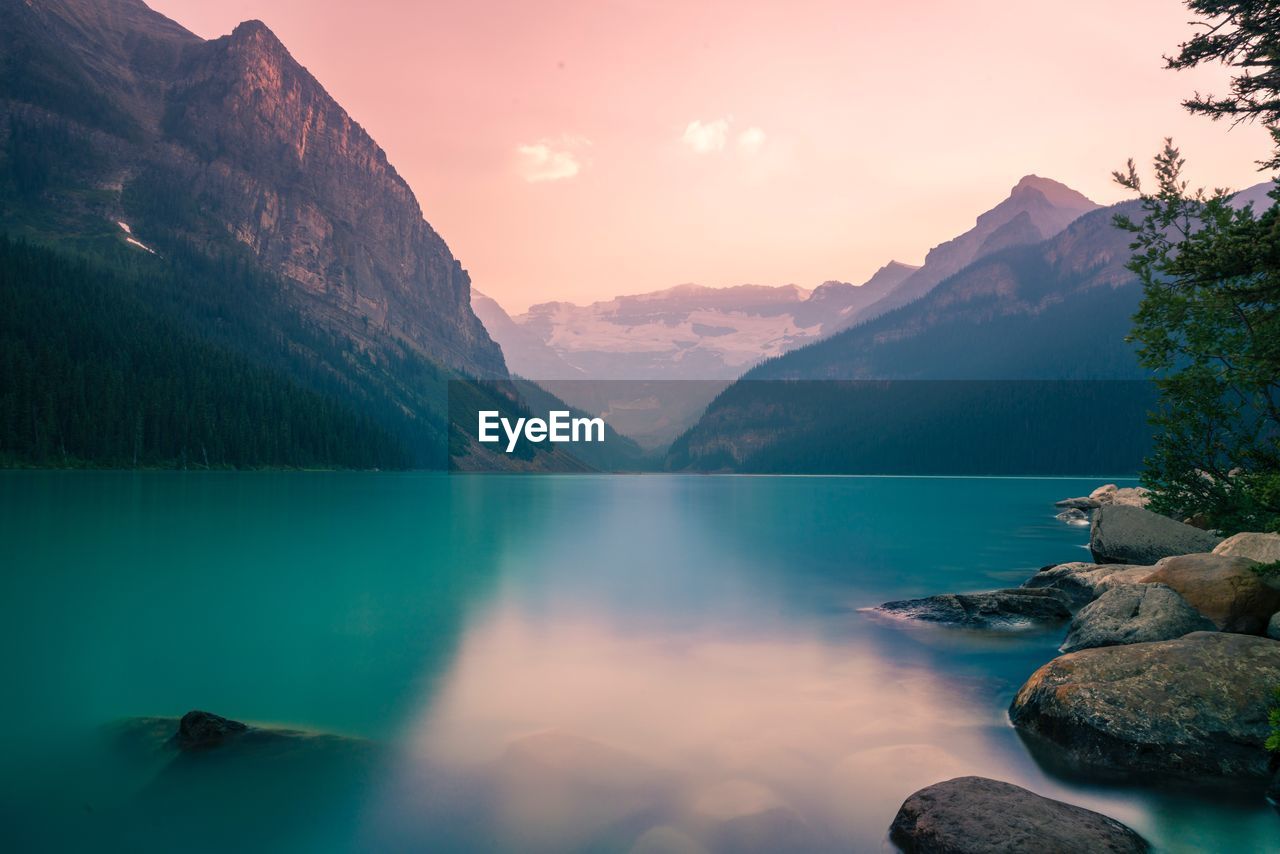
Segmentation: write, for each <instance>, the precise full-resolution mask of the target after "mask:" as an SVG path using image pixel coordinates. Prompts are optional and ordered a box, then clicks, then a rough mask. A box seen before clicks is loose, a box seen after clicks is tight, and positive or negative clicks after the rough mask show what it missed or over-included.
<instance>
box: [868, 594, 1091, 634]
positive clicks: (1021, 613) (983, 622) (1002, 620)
mask: <svg viewBox="0 0 1280 854" xmlns="http://www.w3.org/2000/svg"><path fill="white" fill-rule="evenodd" d="M1067 602H1068V597H1067V596H1066V595H1065V594H1063V593H1061V592H1060V591H1057V590H1054V589H1052V588H1026V587H1014V588H1011V589H1008V590H992V591H989V592H986V593H943V594H940V595H938V596H927V597H925V598H923V599H904V600H899V601H896V602H885V603H884V604H883V605H881V606H880V607H879V608H877V609H876V610H877V611H879V612H880V613H883V614H888V615H890V616H894V617H899V618H902V619H909V620H919V621H922V622H926V623H944V624H947V625H952V626H962V627H966V628H973V629H1019V628H1027V627H1030V626H1034V625H1055V624H1057V623H1062V622H1065V621H1066V620H1069V619H1071V611H1070V609H1069V608H1068V607H1067Z"/></svg>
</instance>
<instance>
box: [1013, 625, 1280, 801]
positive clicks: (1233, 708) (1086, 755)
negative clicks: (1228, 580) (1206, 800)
mask: <svg viewBox="0 0 1280 854" xmlns="http://www.w3.org/2000/svg"><path fill="white" fill-rule="evenodd" d="M1276 685H1280V643H1277V642H1276V641H1273V640H1268V639H1266V638H1257V637H1249V636H1247V635H1237V634H1225V633H1217V632H1194V633H1192V634H1189V635H1186V636H1185V637H1182V638H1179V639H1177V640H1168V641H1159V642H1155V643H1139V644H1129V645H1127V646H1109V647H1100V648H1097V649H1086V650H1081V651H1080V652H1073V653H1070V654H1067V655H1063V656H1060V657H1058V658H1055V659H1054V660H1053V661H1051V662H1049V663H1048V664H1046V665H1044V666H1043V667H1041V668H1040V669H1039V670H1037V671H1036V672H1035V673H1034V674H1032V676H1031V678H1030V679H1028V680H1027V682H1026V684H1025V685H1023V686H1022V688H1021V689H1020V690H1019V691H1018V694H1017V696H1016V697H1015V698H1014V700H1013V704H1012V705H1011V706H1010V709H1009V717H1010V719H1011V720H1012V721H1013V724H1014V725H1015V726H1016V727H1017V728H1018V730H1019V731H1020V732H1022V733H1024V734H1029V735H1031V736H1034V737H1036V743H1035V744H1033V746H1039V747H1041V748H1043V749H1045V750H1046V751H1047V752H1046V754H1045V758H1047V759H1049V760H1051V761H1052V762H1053V763H1054V764H1059V763H1060V764H1064V765H1066V766H1067V767H1069V768H1070V769H1072V770H1074V771H1077V772H1084V773H1088V774H1092V775H1098V776H1110V777H1128V776H1142V777H1149V776H1151V775H1155V776H1156V777H1157V778H1163V777H1175V778H1184V779H1192V780H1203V778H1205V777H1211V778H1218V779H1219V780H1235V781H1248V780H1262V779H1265V778H1266V776H1267V772H1268V756H1267V751H1266V749H1265V748H1264V746H1263V745H1264V742H1265V741H1266V738H1267V734H1268V733H1269V731H1270V727H1269V725H1268V722H1267V712H1268V707H1269V706H1270V704H1271V701H1272V692H1273V691H1274V690H1275V686H1276Z"/></svg>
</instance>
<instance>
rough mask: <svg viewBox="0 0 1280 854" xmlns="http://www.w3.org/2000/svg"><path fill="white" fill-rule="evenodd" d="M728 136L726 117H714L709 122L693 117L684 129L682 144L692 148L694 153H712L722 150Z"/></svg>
mask: <svg viewBox="0 0 1280 854" xmlns="http://www.w3.org/2000/svg"><path fill="white" fill-rule="evenodd" d="M728 136H729V120H728V119H715V120H713V121H709V122H704V121H701V120H699V119H694V120H693V121H691V122H689V126H688V127H686V128H685V129H684V144H685V145H687V146H689V148H691V149H693V151H694V153H695V154H712V153H714V152H717V151H724V145H725V141H726V140H727V139H728Z"/></svg>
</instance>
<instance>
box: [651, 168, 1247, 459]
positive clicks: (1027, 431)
mask: <svg viewBox="0 0 1280 854" xmlns="http://www.w3.org/2000/svg"><path fill="white" fill-rule="evenodd" d="M1271 186H1272V185H1270V184H1263V185H1259V186H1257V187H1252V188H1249V189H1248V190H1245V191H1243V192H1241V193H1239V194H1237V196H1236V199H1235V204H1237V205H1244V204H1253V205H1254V208H1255V210H1258V209H1259V208H1260V207H1262V206H1265V205H1269V204H1270V203H1271V201H1270V199H1268V198H1267V196H1266V193H1267V191H1268V190H1270V189H1271ZM1117 213H1127V214H1130V215H1131V216H1134V215H1138V213H1139V205H1138V203H1136V202H1127V203H1124V204H1121V205H1116V206H1113V207H1111V208H1106V209H1102V210H1097V211H1094V212H1091V213H1088V214H1085V215H1084V216H1081V217H1079V218H1078V219H1077V220H1076V221H1075V222H1073V223H1071V224H1070V225H1069V226H1067V227H1066V228H1065V229H1064V230H1062V231H1061V232H1060V233H1059V234H1057V235H1056V236H1055V237H1052V238H1050V239H1048V240H1044V241H1041V242H1039V243H1035V244H1022V245H1014V246H1011V247H1006V248H1003V249H1000V250H997V251H993V252H990V253H987V254H985V255H982V256H981V257H979V258H978V260H976V261H974V262H973V263H971V264H969V265H968V266H966V267H964V268H963V269H961V270H960V271H958V272H957V273H955V274H953V275H951V276H949V277H947V278H945V279H944V280H942V281H941V282H940V283H939V284H938V285H937V286H936V287H934V288H932V289H931V290H930V291H929V292H928V293H927V294H925V295H924V296H922V297H919V298H917V299H916V300H915V301H914V302H911V303H909V304H907V305H904V306H901V307H899V308H897V309H894V310H891V311H887V312H886V313H884V314H883V315H880V316H877V317H874V318H873V319H870V320H867V321H864V322H862V323H860V324H859V325H857V326H855V327H853V328H851V329H847V330H845V331H843V332H841V333H838V334H836V335H834V336H832V337H830V338H827V339H825V340H823V341H819V342H817V343H815V344H811V345H809V346H806V347H803V348H800V349H797V350H795V351H792V352H790V353H787V354H785V355H783V356H780V357H778V358H776V359H772V360H769V361H767V362H765V363H763V364H761V365H759V366H757V367H756V368H754V369H753V370H751V371H749V372H747V373H746V374H745V375H744V376H743V377H742V378H741V379H740V380H739V381H738V382H737V383H735V384H734V385H733V386H731V387H730V388H729V389H728V390H726V391H725V392H724V393H723V394H721V395H720V396H719V397H718V398H717V399H716V400H715V401H714V402H713V403H712V404H711V405H710V406H709V407H708V409H707V412H706V413H705V414H704V416H703V417H702V419H701V420H700V421H699V422H698V424H697V425H696V426H695V427H693V428H692V429H691V430H690V431H689V432H688V433H686V434H685V435H684V436H682V437H681V438H680V439H679V440H678V441H677V442H676V443H675V444H674V445H673V447H672V450H671V452H670V454H669V456H668V461H667V465H668V467H670V468H674V469H696V470H704V469H722V468H728V469H732V470H745V471H765V470H796V471H816V470H825V471H831V470H839V471H855V470H856V471H867V469H865V468H859V467H860V466H865V465H869V464H871V461H880V463H884V461H886V460H889V459H899V458H900V461H901V465H902V468H900V469H898V470H897V471H899V472H906V471H916V470H915V469H911V468H910V466H912V465H918V464H920V463H919V461H920V460H921V459H923V458H926V457H929V455H930V454H932V453H933V451H935V450H937V449H939V448H944V447H947V448H954V447H955V446H956V445H957V443H959V439H958V438H957V437H958V436H959V435H960V433H961V432H963V430H962V427H963V426H964V425H968V427H969V428H970V430H971V436H972V438H973V441H974V442H975V443H977V442H978V441H979V440H981V441H987V442H990V441H992V440H993V439H997V440H999V441H996V443H995V444H991V445H990V446H989V447H988V448H987V450H988V452H989V458H988V461H989V463H990V468H988V469H985V470H984V471H986V472H987V473H993V472H1005V473H1011V472H1008V471H1007V470H1006V469H1004V468H1001V466H1003V465H1012V464H1013V463H1012V460H1013V459H1014V458H1015V457H1014V456H1013V455H1010V456H1009V458H1007V459H1001V453H1002V451H1001V444H1000V442H1003V443H1004V447H1005V449H1006V450H1007V449H1009V448H1012V447H1014V446H1015V445H1016V446H1017V447H1020V448H1021V449H1022V450H1024V451H1026V454H1025V455H1023V456H1022V457H1018V458H1017V459H1022V460H1024V461H1037V460H1038V461H1039V462H1041V463H1044V464H1045V465H1049V464H1050V462H1051V457H1053V456H1054V455H1053V454H1050V453H1049V452H1048V451H1044V450H1043V449H1042V450H1041V451H1039V452H1037V451H1036V450H1035V442H1040V443H1041V444H1042V445H1047V444H1054V443H1059V439H1058V438H1057V436H1058V435H1060V434H1056V433H1055V434H1054V435H1053V436H1046V435H1045V434H1044V432H1043V429H1042V428H1049V427H1051V428H1052V429H1053V430H1054V431H1057V430H1058V429H1059V427H1060V425H1062V424H1065V423H1069V420H1070V418H1071V417H1072V416H1071V411H1072V410H1071V407H1066V408H1063V407H1062V402H1063V401H1070V402H1071V406H1074V407H1075V409H1074V411H1075V412H1078V413H1084V414H1086V415H1087V414H1090V413H1092V414H1093V415H1096V416H1101V417H1106V419H1107V423H1108V425H1109V428H1108V429H1109V430H1110V431H1111V432H1112V434H1113V437H1114V438H1115V445H1114V446H1113V447H1112V448H1111V449H1110V450H1111V451H1114V450H1115V448H1118V447H1123V448H1125V449H1127V450H1125V453H1124V454H1122V455H1121V456H1120V457H1109V456H1106V453H1108V452H1109V451H1108V450H1107V449H1106V448H1105V447H1102V448H1100V449H1092V448H1091V451H1093V450H1096V451H1097V453H1094V454H1093V455H1092V456H1088V455H1086V457H1079V458H1077V457H1070V456H1063V458H1062V459H1061V460H1059V461H1058V464H1060V467H1058V468H1050V469H1046V470H1045V472H1048V471H1052V472H1054V473H1066V472H1069V471H1073V470H1074V471H1077V472H1078V471H1080V470H1081V469H1079V468H1076V469H1072V468H1071V465H1072V464H1073V463H1072V462H1071V461H1072V460H1075V461H1076V462H1078V460H1079V459H1085V458H1088V459H1093V460H1100V459H1108V460H1113V461H1114V460H1115V459H1120V458H1131V460H1132V462H1133V464H1136V463H1137V462H1138V461H1140V459H1141V449H1142V446H1143V442H1142V439H1143V431H1144V430H1145V420H1144V418H1143V412H1144V411H1145V409H1144V407H1145V406H1147V405H1148V404H1149V402H1150V390H1149V389H1147V388H1146V379H1147V374H1146V372H1145V371H1144V370H1143V369H1142V368H1141V367H1140V366H1139V365H1138V363H1137V359H1136V354H1135V352H1134V351H1133V349H1132V346H1131V345H1130V344H1129V343H1128V342H1126V341H1125V336H1126V335H1127V334H1128V331H1129V329H1130V326H1131V323H1132V316H1133V314H1134V312H1135V311H1136V310H1137V307H1138V303H1139V301H1140V299H1141V297H1142V290H1141V287H1140V285H1139V283H1138V281H1137V279H1136V278H1135V277H1134V276H1133V274H1132V273H1131V272H1130V271H1129V270H1127V269H1126V267H1125V265H1126V264H1127V263H1128V261H1129V258H1130V255H1131V250H1130V248H1129V243H1130V240H1131V236H1130V235H1129V234H1128V233H1127V232H1124V231H1122V230H1120V229H1118V228H1116V227H1115V225H1114V223H1113V219H1114V217H1115V215H1116V214H1117ZM1015 219H1016V218H1015ZM1012 221H1014V220H1010V222H1012ZM993 233H994V232H993ZM905 286H906V283H904V285H903V287H905ZM778 380H786V381H789V382H776V381H778ZM1099 380H1103V381H1110V382H1097V381H1099ZM883 381H888V382H883ZM957 381H959V382H957ZM1010 381H1013V382H1010ZM797 383H798V385H797ZM1020 390H1021V391H1020ZM1027 407H1030V408H1027ZM889 410H892V411H889ZM991 412H998V413H999V415H1000V419H996V420H984V418H985V416H984V415H982V413H988V414H989V413H991ZM904 413H910V416H911V417H907V416H906V415H905V414H904ZM1009 429H1013V430H1014V431H1015V433H1017V435H1014V436H1011V435H1009V434H1008V433H1007V431H1008V430H1009ZM1019 430H1020V431H1022V432H1021V433H1018V432H1017V431H1019ZM876 431H879V432H876ZM1032 431H1038V432H1035V433H1034V435H1035V437H1036V439H1035V441H1034V442H1033V441H1030V440H1029V439H1028V437H1029V436H1030V435H1031V432H1032ZM906 436H910V437H911V441H910V442H908V443H907V444H906V445H904V446H903V447H901V448H896V449H891V448H890V447H889V446H890V445H892V444H893V442H895V441H899V440H902V438H903V437H906ZM904 441H905V440H904ZM1066 444H1067V445H1071V446H1074V448H1075V450H1076V451H1079V450H1081V442H1080V437H1077V436H1073V438H1072V440H1071V442H1069V443H1066ZM1059 450H1062V449H1059ZM972 453H973V454H975V455H976V454H977V453H978V452H977V451H973V452H972ZM1054 453H1055V454H1056V453H1058V452H1057V451H1055V452H1054ZM1063 453H1065V451H1064V452H1063ZM895 454H896V455H897V456H895ZM935 456H936V455H935ZM954 456H955V455H954V453H950V457H954ZM1060 456H1061V455H1060ZM943 457H946V455H942V456H941V457H938V459H942V458H943ZM950 457H948V459H949V458H950ZM974 458H976V457H974ZM1055 465H1057V464H1055ZM824 466H826V467H828V468H824ZM829 466H836V468H834V469H833V468H829ZM842 466H852V468H848V467H846V468H841V467H842ZM1112 471H1113V472H1116V471H1120V469H1112ZM933 473H937V471H936V470H934V472H933ZM968 473H974V472H972V471H970V472H968Z"/></svg>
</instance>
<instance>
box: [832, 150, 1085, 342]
mask: <svg viewBox="0 0 1280 854" xmlns="http://www.w3.org/2000/svg"><path fill="white" fill-rule="evenodd" d="M1097 208H1098V205H1097V204H1096V203H1094V202H1092V201H1090V200H1089V199H1088V198H1086V197H1085V196H1083V195H1081V194H1080V193H1077V192H1076V191H1075V190H1073V189H1071V188H1070V187H1068V186H1066V185H1065V184H1060V183H1058V182H1057V181H1053V180H1051V179H1049V178H1041V177H1039V176H1037V175H1027V176H1025V177H1024V178H1022V180H1020V181H1018V183H1017V184H1015V185H1014V187H1013V189H1012V190H1011V191H1010V192H1009V197H1008V198H1006V199H1005V200H1004V201H1002V202H1001V203H1000V204H998V205H996V206H995V207H994V208H992V209H991V210H989V211H987V212H986V213H984V214H982V215H980V216H979V217H978V219H977V222H976V223H975V224H974V227H973V228H971V229H969V230H968V231H966V232H965V233H964V234H961V235H960V236H959V237H956V238H953V239H952V240H948V241H947V242H945V243H942V244H939V245H938V246H935V247H934V248H933V249H931V250H929V253H928V255H926V256H925V261H924V266H922V267H921V268H920V269H919V270H917V271H916V272H915V273H913V274H912V275H911V276H910V277H908V278H907V279H906V280H905V281H903V282H902V283H901V285H899V286H898V287H896V288H894V289H893V291H892V292H891V293H888V294H886V295H885V296H884V297H883V298H882V299H880V300H877V301H876V302H874V303H871V304H870V305H868V306H865V307H863V308H861V309H860V310H858V311H856V312H854V313H852V314H851V315H850V316H849V317H848V318H847V319H846V321H845V323H844V325H845V326H851V325H853V324H855V323H859V322H862V321H865V320H869V319H871V318H874V317H878V316H880V315H882V314H884V313H885V312H888V311H892V310H893V309H895V308H898V307H899V306H903V305H906V304H907V303H909V302H912V301H914V300H917V299H919V298H920V297H922V296H924V295H925V294H927V293H928V292H929V291H931V290H932V289H933V288H934V287H935V286H936V285H937V284H938V283H939V282H941V281H942V280H944V279H946V278H947V277H948V276H952V275H954V274H956V273H958V272H960V270H962V269H963V268H965V267H967V266H968V265H969V264H972V263H973V262H974V261H976V260H978V259H980V258H983V257H986V256H987V255H990V254H992V253H995V252H999V251H1000V250H1002V249H1008V248H1010V247H1012V246H1027V245H1031V244H1035V243H1039V242H1040V241H1042V240H1044V239H1046V238H1049V237H1053V236H1054V235H1056V234H1058V233H1059V232H1061V231H1062V230H1063V229H1064V228H1066V227H1067V226H1068V225H1070V224H1071V223H1072V222H1074V221H1075V220H1076V219H1078V218H1079V217H1081V216H1082V215H1084V214H1086V213H1088V212H1089V211H1092V210H1096V209H1097Z"/></svg>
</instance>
